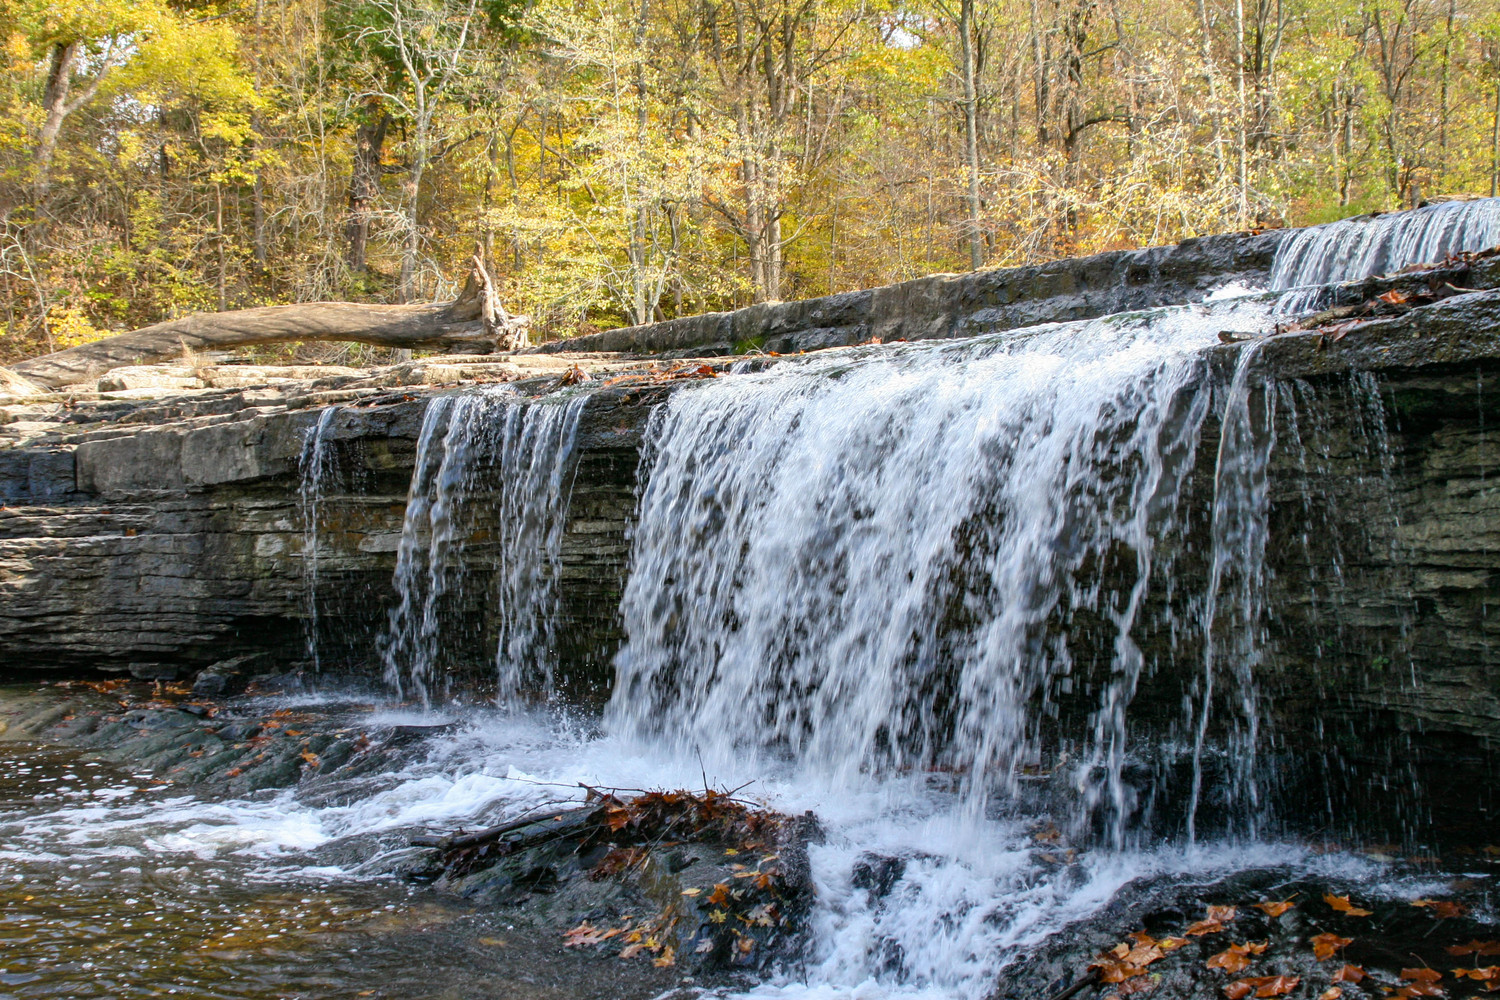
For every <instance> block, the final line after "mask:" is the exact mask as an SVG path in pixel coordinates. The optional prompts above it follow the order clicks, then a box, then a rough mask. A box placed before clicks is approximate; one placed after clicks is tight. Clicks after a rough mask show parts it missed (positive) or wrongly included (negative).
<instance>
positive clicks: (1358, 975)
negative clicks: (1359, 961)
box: [1333, 965, 1365, 983]
mask: <svg viewBox="0 0 1500 1000" xmlns="http://www.w3.org/2000/svg"><path fill="white" fill-rule="evenodd" d="M1364 979H1365V970H1364V969H1362V968H1360V967H1359V966H1357V965H1346V966H1344V967H1343V968H1342V969H1340V970H1339V971H1337V972H1335V973H1334V974H1333V981H1334V982H1336V983H1358V982H1362V981H1364Z"/></svg>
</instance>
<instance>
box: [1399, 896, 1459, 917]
mask: <svg viewBox="0 0 1500 1000" xmlns="http://www.w3.org/2000/svg"><path fill="white" fill-rule="evenodd" d="M1411 905H1412V906H1424V907H1426V908H1428V909H1430V910H1431V911H1432V912H1433V913H1435V914H1437V916H1438V919H1439V920H1450V919H1452V918H1454V917H1461V916H1463V915H1464V914H1465V913H1468V912H1469V908H1468V907H1467V906H1464V905H1463V904H1462V903H1455V902H1453V901H1451V900H1446V899H1414V900H1412V901H1411Z"/></svg>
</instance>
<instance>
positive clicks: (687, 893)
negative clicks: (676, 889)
mask: <svg viewBox="0 0 1500 1000" xmlns="http://www.w3.org/2000/svg"><path fill="white" fill-rule="evenodd" d="M702 891H703V890H702V889H684V890H682V895H684V896H696V895H698V894H699V893H700V892H702Z"/></svg>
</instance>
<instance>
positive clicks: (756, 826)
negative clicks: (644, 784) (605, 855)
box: [586, 788, 784, 848]
mask: <svg viewBox="0 0 1500 1000" xmlns="http://www.w3.org/2000/svg"><path fill="white" fill-rule="evenodd" d="M586 801H589V802H597V803H598V804H599V805H598V808H597V810H596V811H595V813H594V816H593V820H594V823H595V824H596V829H597V830H598V831H599V839H601V840H602V839H606V838H607V839H609V840H611V841H614V842H616V843H617V845H619V846H623V845H625V844H632V843H633V844H653V843H659V842H661V841H663V840H666V839H670V838H676V839H686V838H688V837H694V838H698V839H704V838H710V839H718V840H724V841H731V842H735V843H743V844H744V846H746V847H751V848H758V847H760V846H761V842H762V841H763V840H764V838H765V837H767V836H768V835H770V834H772V833H774V832H776V829H777V828H778V827H779V825H780V824H781V823H782V822H783V821H784V817H782V816H779V815H777V814H775V813H770V812H765V811H763V810H758V809H753V808H751V807H750V806H748V805H746V804H745V803H742V802H740V801H738V800H736V799H735V798H734V797H733V796H732V795H731V794H729V793H728V792H721V791H718V790H716V789H708V790H707V791H704V792H689V791H685V790H682V789H679V790H677V791H671V792H667V791H658V792H646V793H644V794H642V795H638V796H636V797H635V798H633V799H622V798H619V797H618V796H616V795H615V794H614V793H612V792H605V791H601V790H599V789H594V788H590V789H588V798H587V800H586Z"/></svg>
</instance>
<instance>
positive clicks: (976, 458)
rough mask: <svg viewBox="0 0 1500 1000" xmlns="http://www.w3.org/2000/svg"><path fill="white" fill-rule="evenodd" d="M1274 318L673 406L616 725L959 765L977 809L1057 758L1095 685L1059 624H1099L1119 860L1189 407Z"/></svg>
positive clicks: (1235, 437)
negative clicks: (1052, 721)
mask: <svg viewBox="0 0 1500 1000" xmlns="http://www.w3.org/2000/svg"><path fill="white" fill-rule="evenodd" d="M1267 320H1268V310H1267V307H1266V305H1265V304H1264V303H1263V302H1262V301H1259V300H1250V299H1245V300H1240V301H1234V302H1224V303H1216V304H1214V305H1212V306H1204V307H1186V308H1176V309H1168V310H1161V311H1158V312H1154V313H1146V314H1138V315H1126V316H1116V317H1110V318H1107V319H1103V320H1096V321H1091V322H1088V323H1082V324H1074V325H1066V326H1056V327H1051V328H1043V329H1039V330H1036V331H1029V332H1025V333H1022V334H1017V335H1007V336H1000V337H991V338H982V339H979V340H975V341H968V342H962V343H957V344H944V345H940V346H931V345H924V346H919V347H910V348H900V349H885V350H882V351H878V352H874V353H872V354H871V355H869V356H867V357H864V358H860V359H852V358H850V357H848V356H840V357H836V358H830V359H826V360H820V361H815V362H809V363H805V364H801V365H794V364H783V365H780V366H778V367H776V368H774V369H772V370H770V371H767V372H764V373H761V374H756V375H741V376H737V377H735V378H733V379H726V380H720V381H718V382H714V383H709V384H706V385H703V386H701V387H696V388H693V389H690V390H686V391H682V392H679V393H677V394H676V395H675V396H674V397H673V398H672V400H671V401H670V402H669V403H668V404H667V405H666V406H665V407H664V408H663V409H662V410H661V411H660V412H659V414H658V416H657V418H656V420H655V422H654V423H653V425H652V427H651V429H650V432H649V443H648V450H647V453H646V457H645V458H644V459H643V464H644V469H645V475H646V477H647V478H646V485H645V487H644V490H643V492H642V496H641V501H640V510H639V520H638V523H637V525H636V527H635V533H634V550H633V556H632V564H631V569H630V574H629V578H628V583H627V585H626V589H625V593H624V596H623V599H622V603H621V613H622V617H623V619H624V622H625V627H626V631H627V636H628V638H627V642H626V645H625V647H624V649H623V650H622V651H621V653H620V655H619V658H618V661H617V666H618V678H617V685H616V692H615V697H614V699H613V701H612V702H611V705H610V710H609V711H610V719H611V722H612V723H613V724H614V725H616V726H619V727H621V728H622V729H624V730H627V731H631V732H635V733H638V734H643V735H647V736H649V737H651V738H667V739H670V740H674V741H679V742H680V743H682V744H683V745H685V746H689V747H692V746H696V747H698V748H700V749H702V750H704V752H709V751H712V752H713V753H714V755H715V757H716V758H718V759H724V758H726V757H729V756H731V755H734V754H743V753H747V752H754V753H761V754H763V755H767V756H768V757H769V758H771V759H775V758H777V757H785V758H789V759H791V760H792V761H793V762H794V765H795V766H796V767H798V768H800V769H809V770H812V771H816V772H820V773H823V774H825V775H827V776H828V777H829V778H830V779H832V780H834V781H835V782H851V781H854V780H856V779H857V778H858V776H859V775H861V774H863V773H866V772H871V771H876V772H899V771H903V770H908V769H912V768H937V769H942V770H957V771H959V772H962V773H964V774H965V775H966V776H967V777H966V779H965V782H964V784H965V786H966V788H967V792H968V794H967V796H966V798H967V801H968V802H969V804H970V808H973V809H976V810H981V811H982V810H983V808H984V806H985V804H986V803H987V802H988V801H990V798H991V796H992V795H993V794H994V793H995V792H1001V793H1003V794H1002V799H1004V798H1008V797H1009V796H1010V795H1011V794H1013V793H1014V791H1015V788H1014V782H1015V781H1016V775H1017V774H1018V773H1019V772H1020V771H1021V770H1022V769H1023V768H1035V767H1036V766H1039V765H1041V764H1043V763H1044V761H1043V759H1042V757H1041V745H1040V744H1041V741H1040V731H1041V728H1042V727H1043V726H1044V725H1045V724H1046V721H1047V719H1048V716H1049V713H1052V712H1054V711H1055V702H1056V701H1057V700H1058V697H1059V696H1060V695H1066V694H1068V693H1070V692H1071V690H1072V687H1073V685H1074V684H1075V683H1078V682H1079V681H1080V678H1079V677H1078V676H1076V675H1077V674H1078V673H1079V671H1077V670H1075V663H1074V656H1073V650H1072V648H1071V647H1070V644H1069V642H1068V634H1067V633H1068V629H1067V626H1066V622H1067V621H1068V620H1069V619H1071V618H1072V617H1074V616H1079V617H1082V616H1095V617H1097V618H1098V619H1100V620H1101V622H1102V624H1101V626H1100V634H1102V635H1104V636H1106V642H1107V644H1108V648H1110V649H1112V653H1111V657H1112V659H1111V662H1110V663H1109V665H1108V670H1107V671H1105V672H1104V677H1105V679H1104V680H1102V681H1101V682H1100V683H1099V685H1098V689H1097V690H1098V694H1097V698H1098V701H1097V703H1096V707H1095V709H1094V713H1093V714H1094V719H1095V726H1094V731H1095V736H1094V740H1093V745H1092V746H1086V747H1074V748H1073V750H1072V754H1073V758H1074V760H1075V762H1076V763H1075V767H1076V769H1077V772H1078V779H1077V780H1078V781H1080V782H1082V783H1083V785H1084V789H1085V792H1086V797H1088V798H1090V799H1091V801H1094V802H1096V803H1098V804H1099V805H1101V806H1102V807H1103V808H1104V810H1105V811H1106V812H1107V813H1108V814H1109V815H1108V817H1107V820H1108V822H1109V824H1110V827H1111V830H1112V836H1113V838H1114V839H1115V841H1116V842H1120V841H1122V840H1123V838H1124V834H1125V829H1124V821H1125V818H1126V814H1127V813H1128V811H1129V809H1130V804H1129V802H1128V794H1127V792H1126V790H1125V789H1124V787H1123V786H1122V784H1121V780H1120V772H1121V768H1122V766H1123V764H1124V760H1125V740H1126V734H1125V723H1126V719H1125V715H1126V711H1125V709H1126V706H1127V705H1128V703H1129V700H1130V697H1131V694H1132V693H1133V691H1134V688H1135V685H1136V683H1137V681H1138V679H1139V677H1140V675H1141V672H1142V670H1143V669H1145V668H1146V666H1147V664H1146V661H1145V657H1144V654H1143V653H1142V651H1141V649H1140V648H1139V647H1138V646H1137V644H1136V640H1137V637H1138V632H1139V630H1140V628H1141V627H1142V626H1143V624H1144V623H1143V622H1141V620H1140V619H1141V616H1142V613H1143V608H1144V607H1145V605H1146V603H1147V601H1148V598H1149V596H1150V588H1151V587H1152V585H1153V582H1160V577H1161V576H1162V574H1163V569H1164V568H1163V567H1162V566H1160V565H1157V555H1156V541H1157V538H1158V537H1159V533H1160V531H1161V529H1162V527H1163V523H1164V522H1165V521H1166V520H1167V519H1169V518H1170V517H1171V516H1172V514H1173V512H1174V511H1175V507H1176V503H1177V499H1178V496H1179V494H1180V492H1181V490H1182V486H1183V480H1184V476H1185V475H1186V474H1187V472H1188V471H1189V470H1190V469H1191V467H1192V459H1193V454H1194V450H1195V449H1196V447H1197V439H1198V434H1199V429H1200V427H1201V425H1202V423H1203V421H1204V419H1205V417H1206V416H1207V413H1208V407H1207V406H1206V405H1205V396H1206V394H1203V393H1195V392H1191V391H1189V390H1190V389H1192V388H1194V387H1196V385H1197V383H1199V382H1200V381H1202V380H1203V379H1204V378H1205V375H1206V367H1205V358H1204V355H1203V349H1204V348H1205V347H1207V346H1210V345H1212V344H1215V343H1217V342H1218V338H1217V335H1218V334H1219V333H1220V332H1221V331H1223V330H1226V329H1240V330H1247V329H1249V330H1254V329H1260V328H1262V327H1263V326H1264V324H1265V323H1266V322H1267ZM1252 438H1253V435H1251V434H1248V433H1240V432H1237V431H1226V433H1225V435H1224V437H1223V440H1222V442H1221V447H1223V448H1224V449H1225V450H1226V456H1225V457H1224V458H1222V459H1221V461H1223V462H1225V463H1226V465H1227V466H1231V467H1233V468H1239V466H1240V465H1242V464H1244V463H1246V462H1249V463H1251V464H1253V460H1251V459H1244V458H1241V457H1240V456H1239V452H1240V451H1241V450H1243V449H1252V450H1255V444H1254V442H1253V440H1252ZM1229 453H1232V454H1229ZM1231 479H1234V477H1230V476H1226V481H1229V480H1231ZM1235 481H1237V480H1235ZM1257 499H1259V500H1263V494H1262V495H1260V496H1259V497H1258V498H1257V497H1255V496H1249V497H1246V496H1241V495H1240V494H1238V493H1237V494H1235V495H1234V496H1233V497H1229V496H1226V497H1224V498H1222V500H1223V503H1224V504H1226V505H1231V504H1233V505H1239V504H1241V503H1243V502H1255V501H1257ZM1227 516H1228V515H1227V514H1226V517H1227ZM1240 516H1242V517H1248V518H1251V519H1253V518H1254V516H1255V515H1254V514H1253V513H1250V514H1241V515H1240ZM1261 517H1262V518H1263V514H1262V515H1261ZM1219 535H1222V538H1220V537H1219ZM1239 540H1240V535H1239V534H1238V533H1235V532H1230V531H1228V530H1225V531H1223V532H1220V533H1218V535H1216V537H1215V543H1216V544H1223V545H1225V546H1229V545H1235V544H1238V542H1239ZM1238 554H1239V553H1238V552H1236V553H1235V555H1238ZM1225 558H1226V559H1227V558H1229V557H1228V556H1226V557H1225ZM1205 624H1206V625H1208V626H1212V624H1213V615H1212V613H1210V614H1209V615H1208V617H1207V619H1206V623H1205ZM1210 666H1212V664H1211V662H1210ZM1067 753H1068V748H1067V747H1065V746H1064V747H1061V748H1056V749H1054V751H1053V754H1052V759H1051V762H1050V765H1051V766H1056V765H1057V764H1058V762H1059V761H1060V760H1063V759H1066V757H1065V756H1064V755H1065V754H1067Z"/></svg>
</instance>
